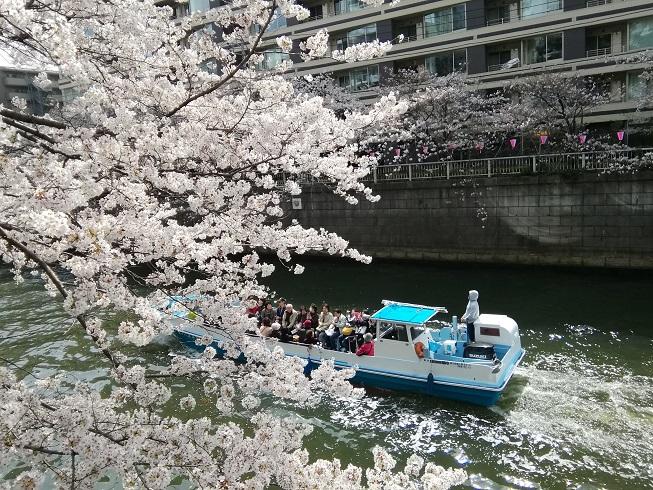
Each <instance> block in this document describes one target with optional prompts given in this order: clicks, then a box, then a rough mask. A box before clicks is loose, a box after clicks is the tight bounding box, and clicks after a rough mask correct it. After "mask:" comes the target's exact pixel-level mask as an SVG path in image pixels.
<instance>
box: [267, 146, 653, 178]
mask: <svg viewBox="0 0 653 490" xmlns="http://www.w3.org/2000/svg"><path fill="white" fill-rule="evenodd" d="M647 153H653V148H633V149H626V150H611V151H598V152H579V153H551V154H539V155H518V156H511V157H495V158H478V159H473V160H443V161H436V162H419V163H399V162H398V163H392V164H385V165H378V166H376V167H374V168H372V170H371V172H370V174H369V175H367V176H366V177H365V178H363V179H361V180H362V181H363V182H366V183H378V182H393V181H413V180H427V179H444V180H446V179H459V178H474V177H493V176H496V175H520V174H521V175H533V174H551V173H563V172H583V171H601V170H608V169H611V168H614V167H615V165H619V164H628V163H632V162H635V161H636V159H638V158H641V157H642V156H644V155H645V154H647ZM282 179H283V180H282V181H280V182H279V185H284V184H285V180H286V176H285V175H284V176H282ZM293 180H296V181H298V182H299V183H300V184H306V183H319V182H322V183H327V182H328V179H326V178H316V177H313V176H311V175H308V174H307V175H302V176H300V177H299V178H294V179H293Z"/></svg>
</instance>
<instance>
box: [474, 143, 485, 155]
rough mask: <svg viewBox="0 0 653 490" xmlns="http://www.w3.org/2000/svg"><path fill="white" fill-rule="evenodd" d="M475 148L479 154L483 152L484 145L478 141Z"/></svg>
mask: <svg viewBox="0 0 653 490" xmlns="http://www.w3.org/2000/svg"><path fill="white" fill-rule="evenodd" d="M475 148H476V149H477V150H478V151H479V152H480V151H483V148H485V143H483V142H482V141H479V142H478V143H476V146H475Z"/></svg>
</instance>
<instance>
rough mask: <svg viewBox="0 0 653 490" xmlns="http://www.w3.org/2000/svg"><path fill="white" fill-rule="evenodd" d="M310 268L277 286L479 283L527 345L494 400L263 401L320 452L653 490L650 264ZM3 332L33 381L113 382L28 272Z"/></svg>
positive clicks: (527, 479) (1, 309)
mask: <svg viewBox="0 0 653 490" xmlns="http://www.w3.org/2000/svg"><path fill="white" fill-rule="evenodd" d="M304 264H305V265H306V272H305V273H304V274H302V275H293V274H291V273H286V272H285V271H281V272H279V273H277V274H275V275H273V277H272V280H271V281H270V283H269V284H270V286H271V287H272V288H273V289H275V290H276V291H278V293H279V294H282V295H283V296H285V297H286V298H288V299H289V301H291V302H292V303H294V304H295V306H299V305H301V304H310V303H317V304H319V303H321V302H323V301H327V302H329V304H331V305H332V307H342V308H350V307H352V306H358V307H369V308H371V309H373V308H376V307H378V306H379V305H380V301H381V300H382V299H393V300H400V301H409V302H414V303H421V304H429V305H438V306H447V307H448V308H449V311H451V312H452V314H455V313H458V314H459V315H460V314H461V313H462V312H463V311H464V307H465V304H466V294H467V290H468V289H471V288H474V289H478V290H479V292H480V298H479V303H480V306H481V311H482V312H487V313H505V314H508V315H510V316H511V317H513V318H514V319H515V320H516V321H517V322H518V323H519V325H520V331H521V335H522V344H523V345H524V347H525V348H526V349H527V351H528V353H527V356H526V358H525V360H524V362H523V364H522V366H521V367H520V368H519V369H518V371H517V374H516V376H515V377H514V378H513V380H512V381H511V383H510V384H509V386H508V389H507V391H506V393H505V394H504V396H503V397H502V398H501V400H500V402H499V404H498V405H497V406H495V407H491V408H481V407H474V406H470V405H466V404H462V403H456V402H449V401H443V400H438V399H435V398H429V397H425V396H419V395H412V394H398V393H389V392H380V391H370V392H368V396H367V397H366V398H365V399H364V400H363V401H355V402H354V401H347V400H333V401H328V402H326V403H324V404H323V405H321V406H320V407H319V408H317V409H311V410H308V409H300V408H298V407H296V406H294V405H293V404H291V403H287V402H283V401H279V400H273V399H270V398H268V399H266V400H265V406H266V407H267V409H268V410H271V411H274V412H276V413H278V414H279V415H289V416H292V417H301V418H303V419H305V420H307V421H309V422H310V423H311V424H312V425H314V426H315V429H316V430H314V432H313V434H311V435H310V436H309V437H308V439H307V446H308V447H309V449H310V450H311V452H312V454H313V455H314V456H318V457H319V456H322V457H329V458H331V457H334V456H337V457H339V458H340V459H341V460H342V461H343V462H344V463H345V465H346V464H347V463H348V462H352V463H354V464H359V465H360V464H363V465H369V464H370V463H371V454H370V452H369V449H371V448H372V447H374V446H375V445H377V444H378V445H382V446H384V447H386V448H388V449H389V450H391V451H392V452H393V454H395V455H396V457H397V458H398V459H399V460H400V461H401V460H402V459H403V458H405V457H406V456H407V455H408V454H410V453H414V452H417V453H419V454H421V455H423V456H425V457H426V458H427V459H428V460H430V461H435V462H438V463H440V464H443V465H445V466H462V467H465V468H466V470H467V471H468V473H469V474H470V480H469V482H468V486H469V487H472V488H489V489H499V488H546V489H549V488H550V489H564V488H574V489H576V488H577V489H595V488H610V489H641V488H653V350H652V347H653V325H652V324H651V322H652V321H653V320H652V319H651V311H650V310H651V305H652V304H653V303H652V301H651V298H653V280H651V276H650V273H644V272H634V271H598V270H587V269H568V270H567V269H553V268H523V267H520V268H510V267H495V266H462V265H444V264H420V263H393V262H376V263H374V264H372V265H369V266H363V265H359V264H355V263H352V262H345V261H332V260H328V261H324V260H307V261H305V262H304ZM109 321H110V322H111V319H110V317H109ZM0 340H1V343H0V346H1V347H0V352H1V353H2V356H3V357H7V358H10V359H11V360H13V361H15V362H17V363H18V364H19V365H20V366H21V367H23V368H25V369H26V370H31V371H33V372H34V373H35V374H36V375H37V376H42V375H45V374H50V373H53V372H55V371H57V370H61V369H64V370H70V371H71V372H72V373H73V375H74V376H75V378H78V379H84V380H86V381H90V382H92V383H95V384H96V385H97V386H98V387H103V386H105V385H106V384H107V380H106V366H105V364H104V361H103V360H102V359H101V357H100V356H97V355H95V354H92V353H90V352H89V349H88V344H87V342H86V341H85V340H84V339H83V337H82V336H81V334H80V333H79V331H78V329H70V321H67V320H66V317H65V315H64V314H63V313H62V310H61V308H60V306H59V301H58V299H52V298H50V297H49V296H48V295H47V294H46V293H45V292H44V291H43V289H42V288H41V287H40V286H39V285H38V284H37V283H36V282H35V281H34V280H33V279H26V281H25V282H24V283H23V284H21V285H18V286H17V285H15V284H14V283H13V282H12V276H11V274H10V273H9V271H8V269H0ZM169 352H177V353H178V352H185V351H184V348H183V347H182V346H180V345H179V343H178V342H176V341H175V340H174V339H171V338H165V339H160V340H158V341H157V342H156V343H154V344H152V345H150V346H148V347H147V348H145V349H143V350H141V351H139V354H138V355H139V356H141V357H143V358H144V359H145V360H147V361H150V362H152V363H154V364H162V363H164V362H165V360H166V357H167V356H168V353H169ZM205 410H207V411H208V410H210V408H206V409H205ZM238 417H243V420H245V419H246V417H247V414H241V415H238V416H236V420H237V419H238ZM10 476H11V474H9V475H5V478H7V477H10Z"/></svg>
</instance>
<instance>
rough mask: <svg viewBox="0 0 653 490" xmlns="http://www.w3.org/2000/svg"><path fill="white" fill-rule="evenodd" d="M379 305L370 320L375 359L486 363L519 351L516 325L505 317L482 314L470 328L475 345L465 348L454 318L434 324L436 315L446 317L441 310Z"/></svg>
mask: <svg viewBox="0 0 653 490" xmlns="http://www.w3.org/2000/svg"><path fill="white" fill-rule="evenodd" d="M383 305H384V307H383V308H381V309H380V310H379V311H377V312H376V313H374V314H373V315H372V316H371V317H370V322H371V323H372V325H373V326H374V327H375V328H376V341H375V347H374V349H375V355H377V356H381V357H387V358H392V359H402V360H410V361H415V360H419V359H420V358H422V357H423V358H425V359H427V360H428V359H430V360H442V361H447V360H449V361H451V360H453V358H456V359H455V360H456V362H461V361H462V362H471V363H487V362H493V361H494V360H495V359H499V360H501V359H503V356H504V355H505V354H506V352H508V350H509V349H510V347H511V346H516V347H518V348H521V343H520V339H519V331H518V328H517V323H516V322H515V321H514V320H513V319H512V318H509V317H507V316H506V315H491V314H482V315H481V316H480V317H479V319H478V320H477V321H476V322H475V324H474V330H475V342H474V343H472V344H468V343H467V329H466V326H459V325H457V322H456V321H455V317H454V318H453V321H452V322H451V324H448V323H446V322H445V321H444V319H443V321H438V320H436V318H435V317H436V315H438V313H447V309H446V308H444V307H441V306H424V305H415V304H410V303H399V302H394V301H387V300H384V301H383ZM420 343H421V345H418V344H420Z"/></svg>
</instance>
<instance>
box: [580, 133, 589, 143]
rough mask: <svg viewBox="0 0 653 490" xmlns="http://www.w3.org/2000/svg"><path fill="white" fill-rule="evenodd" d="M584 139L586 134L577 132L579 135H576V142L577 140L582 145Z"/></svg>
mask: <svg viewBox="0 0 653 490" xmlns="http://www.w3.org/2000/svg"><path fill="white" fill-rule="evenodd" d="M585 140H587V135H586V134H579V135H578V142H579V143H580V144H581V145H584V144H585Z"/></svg>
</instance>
